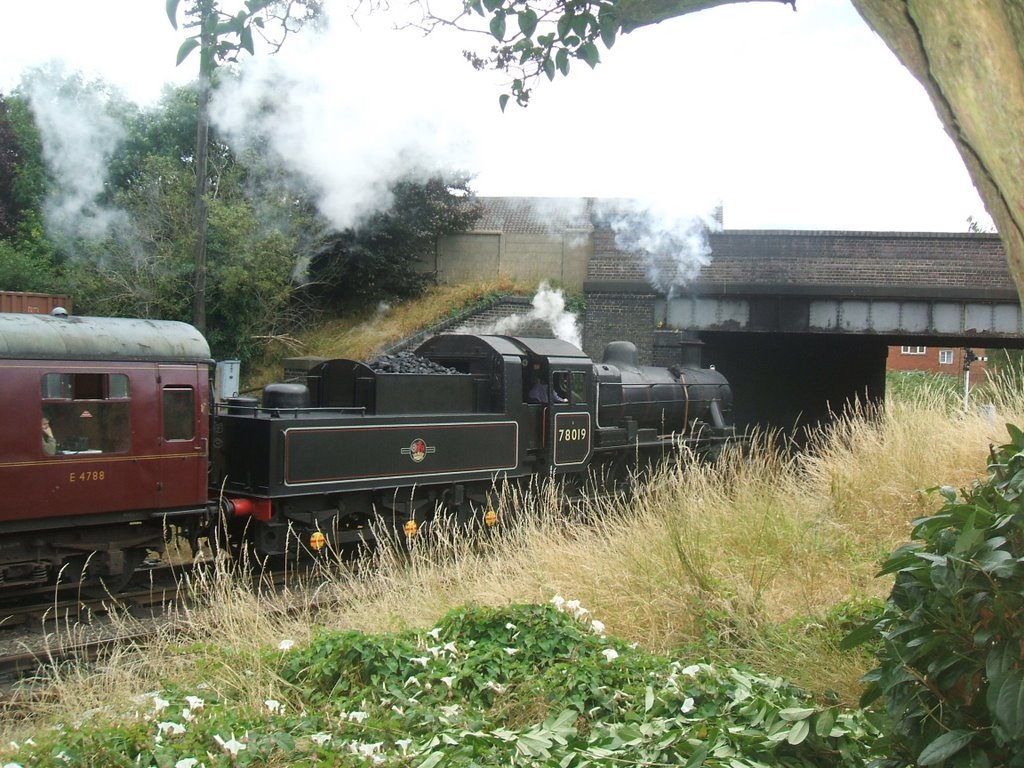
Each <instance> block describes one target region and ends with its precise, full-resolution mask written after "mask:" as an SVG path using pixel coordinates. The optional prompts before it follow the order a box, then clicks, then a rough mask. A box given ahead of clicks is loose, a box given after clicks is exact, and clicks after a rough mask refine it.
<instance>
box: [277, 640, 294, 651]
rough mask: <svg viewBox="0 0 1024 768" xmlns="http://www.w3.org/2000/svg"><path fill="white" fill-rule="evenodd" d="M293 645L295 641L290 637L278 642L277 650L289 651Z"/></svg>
mask: <svg viewBox="0 0 1024 768" xmlns="http://www.w3.org/2000/svg"><path fill="white" fill-rule="evenodd" d="M294 645H295V641H294V640H291V639H288V640H282V641H281V642H280V643H278V644H277V650H279V651H290V650H291V649H292V648H293V647H294Z"/></svg>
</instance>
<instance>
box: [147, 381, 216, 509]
mask: <svg viewBox="0 0 1024 768" xmlns="http://www.w3.org/2000/svg"><path fill="white" fill-rule="evenodd" d="M157 385H158V392H157V403H156V410H157V423H158V430H159V438H158V444H159V446H160V448H159V452H160V462H159V464H160V475H159V478H158V482H157V489H158V493H157V499H158V502H157V504H158V506H159V507H163V508H167V507H185V506H197V505H202V504H205V502H206V496H207V493H206V480H207V468H206V454H207V451H206V445H207V432H208V428H207V420H206V400H207V394H208V393H207V390H208V387H209V385H208V383H207V381H206V370H205V367H204V366H195V365H180V366H177V365H161V366H160V367H159V373H158V376H157Z"/></svg>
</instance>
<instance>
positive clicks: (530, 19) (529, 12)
mask: <svg viewBox="0 0 1024 768" xmlns="http://www.w3.org/2000/svg"><path fill="white" fill-rule="evenodd" d="M518 19H519V31H520V32H522V33H523V36H524V37H533V33H534V31H535V30H536V29H537V12H536V11H534V10H533V9H532V8H526V9H524V10H522V11H520V12H519V14H518Z"/></svg>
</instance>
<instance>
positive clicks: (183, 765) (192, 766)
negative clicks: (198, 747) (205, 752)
mask: <svg viewBox="0 0 1024 768" xmlns="http://www.w3.org/2000/svg"><path fill="white" fill-rule="evenodd" d="M197 765H199V761H198V760H196V759H195V758H194V757H183V758H181V760H179V761H178V762H176V763H175V764H174V768H196V766H197Z"/></svg>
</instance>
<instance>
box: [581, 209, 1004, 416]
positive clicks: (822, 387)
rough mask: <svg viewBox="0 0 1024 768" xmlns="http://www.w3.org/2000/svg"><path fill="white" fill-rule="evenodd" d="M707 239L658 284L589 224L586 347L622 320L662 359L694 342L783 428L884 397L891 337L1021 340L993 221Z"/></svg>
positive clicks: (946, 341) (988, 343) (745, 410)
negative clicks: (693, 260) (941, 228)
mask: <svg viewBox="0 0 1024 768" xmlns="http://www.w3.org/2000/svg"><path fill="white" fill-rule="evenodd" d="M708 239H709V245H710V249H711V254H710V257H709V258H710V261H709V263H708V264H706V265H705V266H704V267H703V268H702V269H701V270H700V273H699V275H698V276H697V277H696V279H694V280H692V281H691V282H689V283H687V284H685V285H680V286H674V287H673V288H672V289H670V290H669V291H656V290H654V289H652V288H651V286H650V281H649V280H648V276H647V269H648V265H647V264H645V262H644V259H642V258H639V257H637V256H636V255H634V254H630V253H627V252H625V251H623V249H621V248H620V247H618V246H617V245H616V240H615V235H614V233H612V232H611V231H606V230H602V229H600V228H595V230H594V234H593V248H594V250H593V254H592V257H591V259H590V262H589V265H588V272H587V280H586V282H585V283H584V289H585V292H586V296H587V312H586V342H585V346H586V347H587V350H588V352H589V353H590V354H592V355H593V354H600V350H601V349H602V348H603V346H604V344H605V342H606V341H608V340H610V339H611V338H612V337H616V336H619V335H621V334H622V332H623V329H629V330H628V335H629V337H631V338H635V339H636V340H637V341H638V343H639V345H640V347H641V357H645V358H646V359H650V360H653V361H655V362H657V363H659V364H661V363H665V362H667V361H670V360H672V359H674V358H675V357H677V356H678V355H679V353H680V349H681V346H680V345H681V344H683V343H686V342H695V341H696V342H699V343H700V345H701V346H700V349H701V352H702V359H703V361H704V363H705V364H713V365H715V366H716V367H717V368H718V369H719V370H721V371H722V372H723V373H725V374H726V376H728V377H729V379H730V381H732V383H733V386H734V390H735V395H736V402H737V417H738V420H739V421H741V422H743V423H759V424H763V425H770V426H777V427H780V428H783V429H787V430H788V429H789V428H792V427H793V426H794V425H796V424H798V423H808V422H813V421H818V420H822V419H827V418H828V417H829V413H830V410H834V409H837V408H839V407H841V406H842V404H843V403H844V402H846V401H848V400H850V399H851V398H854V397H859V398H861V399H864V398H867V399H878V398H880V397H882V396H883V395H884V391H885V360H886V353H887V350H888V347H889V346H890V345H921V346H952V347H957V346H969V347H1008V348H1012V347H1021V346H1024V317H1022V311H1021V306H1020V303H1019V300H1018V296H1017V291H1016V288H1015V286H1014V284H1013V281H1012V279H1011V277H1010V274H1009V270H1008V268H1007V266H1006V260H1005V255H1004V252H1003V249H1002V246H1001V244H1000V241H999V238H998V236H997V235H989V234H973V233H963V234H935V233H893V232H784V231H739V230H733V231H728V230H727V231H723V232H720V233H715V234H710V235H709V236H708ZM643 329H646V332H644V330H643Z"/></svg>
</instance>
